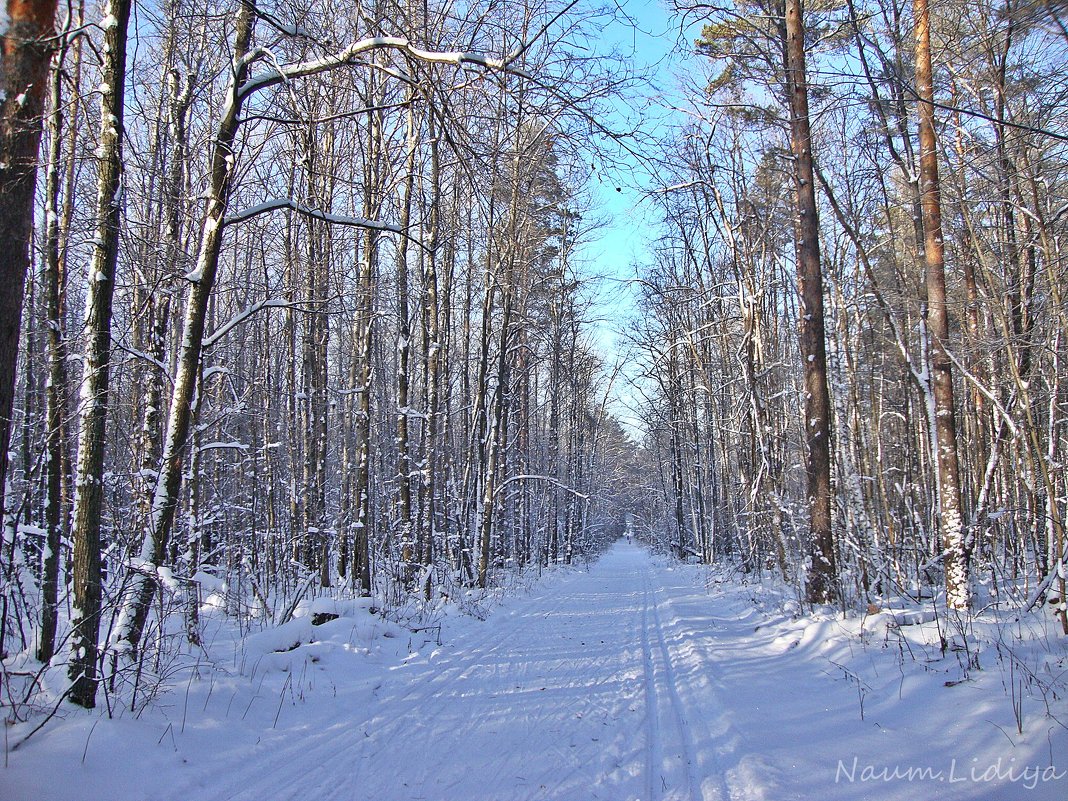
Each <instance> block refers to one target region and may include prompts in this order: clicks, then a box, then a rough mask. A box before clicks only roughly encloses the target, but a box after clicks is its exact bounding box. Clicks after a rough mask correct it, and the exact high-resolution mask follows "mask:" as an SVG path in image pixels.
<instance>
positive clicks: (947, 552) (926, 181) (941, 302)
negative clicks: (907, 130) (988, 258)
mask: <svg viewBox="0 0 1068 801" xmlns="http://www.w3.org/2000/svg"><path fill="white" fill-rule="evenodd" d="M913 13H914V15H915V25H916V30H915V35H916V93H917V95H918V97H919V103H918V106H919V120H920V126H919V131H920V187H921V203H922V210H923V232H924V261H925V264H926V275H927V279H926V283H927V332H928V336H929V338H930V343H929V349H930V360H931V394H932V401H933V405H934V429H935V431H934V434H935V444H934V452H935V455H936V459H937V464H936V475H937V479H938V501H939V510H938V512H939V514H938V519H939V528H940V532H941V541H942V551H943V560H944V562H943V563H944V567H945V574H946V604H947V605H948V606H949V607H950V608H951V609H957V610H964V609H967V608H968V605H969V588H968V563H967V555H966V554H965V552H964V525H963V520H962V516H961V501H960V477H959V469H958V462H957V423H956V413H955V410H954V403H953V372H952V362H951V360H950V357H949V355H948V354H947V352H946V350H947V348H948V347H949V310H948V308H947V304H946V274H945V250H944V246H943V242H942V209H941V187H940V186H939V178H938V141H937V139H936V137H935V129H934V84H933V79H932V68H931V21H930V13H929V9H928V6H927V0H914V1H913Z"/></svg>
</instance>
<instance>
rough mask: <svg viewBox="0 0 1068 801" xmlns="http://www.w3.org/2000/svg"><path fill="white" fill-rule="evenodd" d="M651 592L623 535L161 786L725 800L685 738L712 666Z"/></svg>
mask: <svg viewBox="0 0 1068 801" xmlns="http://www.w3.org/2000/svg"><path fill="white" fill-rule="evenodd" d="M662 594H663V590H662V588H661V587H659V586H658V584H657V576H655V575H654V572H653V564H652V562H651V561H650V557H649V555H648V554H647V553H646V552H645V551H644V550H642V549H640V548H638V547H637V546H624V545H619V546H617V547H616V548H615V549H614V550H613V551H612V552H611V553H609V554H608V555H607V556H606V557H604V558H603V559H602V560H601V561H600V562H599V563H598V564H597V565H595V566H594V567H593V568H592V570H591V571H590V573H588V574H576V575H574V576H571V577H569V578H567V579H566V580H564V581H562V582H560V583H559V584H557V585H555V586H553V587H552V588H550V589H549V590H548V591H546V592H542V593H541V594H540V595H536V596H534V597H532V598H529V599H526V600H525V601H523V602H521V603H520V604H518V605H517V606H516V607H514V608H513V609H512V611H511V614H507V615H500V614H498V615H496V616H493V617H491V618H490V620H488V621H487V622H486V623H485V624H484V625H483V626H481V627H479V630H477V631H474V632H472V633H470V634H468V636H461V637H459V638H457V639H456V640H455V641H454V642H452V643H451V644H450V645H449V646H448V647H447V648H446V649H441V650H440V651H439V653H437V654H435V655H434V656H432V657H431V658H430V659H429V660H426V659H416V660H414V661H412V662H409V663H407V664H404V665H401V666H399V667H398V668H396V669H395V670H393V671H391V674H390V675H388V676H387V677H386V679H385V680H384V681H383V682H382V683H381V684H380V685H378V686H377V687H375V688H374V691H373V694H372V696H371V698H372V701H371V703H370V704H366V698H367V695H366V692H364V694H363V695H360V694H359V693H357V692H353V693H351V694H350V693H347V692H346V691H345V690H343V689H341V688H339V690H338V696H337V708H336V711H337V713H338V714H337V716H336V718H335V719H332V720H330V721H326V722H324V724H323V725H320V726H318V727H312V726H306V727H305V728H304V729H303V730H296V729H295V730H291V731H286V730H285V729H284V728H283V729H280V730H279V731H278V732H270V733H268V734H269V736H268V734H265V736H264V740H263V742H261V743H260V744H259V745H257V747H256V749H255V751H254V753H253V754H250V755H248V758H247V759H246V760H244V761H243V764H240V765H238V766H235V765H234V764H233V763H232V761H230V759H229V758H227V759H224V760H220V762H219V764H218V765H217V766H211V765H209V766H203V767H202V768H201V770H200V771H199V772H200V778H199V779H198V780H197V781H196V782H194V783H192V784H189V785H186V786H183V787H181V788H180V789H178V791H177V792H176V793H174V795H173V796H171V797H173V798H174V799H187V798H197V799H203V800H204V801H212V800H213V799H219V801H222V800H223V799H225V800H226V801H243V800H244V799H248V800H249V801H252V799H256V800H257V801H259V799H264V798H271V799H278V800H279V801H283V800H284V799H298V798H301V799H304V798H315V799H317V800H320V801H364V800H365V799H366V801H392V800H393V799H397V801H401V799H430V801H451V800H452V799H457V801H459V800H460V799H462V800H463V801H505V800H507V801H523V800H524V799H530V800H531V801H535V800H537V801H541V800H542V799H559V800H560V801H565V800H567V801H570V799H590V801H596V800H597V799H604V800H605V801H728V799H729V798H730V795H729V793H728V792H727V785H726V783H725V781H724V779H723V776H722V773H721V772H720V771H719V769H718V766H716V765H715V761H714V760H708V759H707V758H704V759H703V758H702V755H701V754H700V753H699V752H698V749H699V748H700V747H701V746H702V743H703V744H704V745H706V746H707V744H708V743H709V742H710V738H709V737H708V736H703V737H702V739H701V741H700V742H696V741H695V739H694V737H695V734H694V733H695V732H697V731H701V730H702V727H701V725H700V724H701V723H702V721H701V720H700V715H701V714H703V713H701V712H697V711H696V710H695V712H697V715H696V717H695V716H694V715H687V705H688V704H691V703H698V704H700V707H699V708H701V709H707V708H708V703H707V702H708V701H709V698H707V697H697V696H696V695H695V693H694V691H693V690H692V689H689V688H686V687H683V686H681V685H683V684H685V682H686V681H688V680H690V679H691V678H693V677H695V676H698V675H699V674H700V673H702V672H703V671H705V670H707V669H708V665H707V664H700V663H699V660H698V663H697V664H694V662H695V660H696V659H697V655H696V653H695V652H693V651H691V652H689V653H688V654H683V653H681V652H680V651H679V649H678V647H677V645H676V643H677V639H678V638H677V636H676V635H675V634H674V633H673V632H672V631H671V624H669V625H668V626H667V627H666V626H665V622H664V620H665V615H663V614H662V607H663V608H664V609H665V610H667V609H668V608H669V606H670V601H668V600H665V599H663V598H662ZM499 618H503V619H499ZM679 664H682V665H685V668H684V669H683V670H682V671H681V672H680V669H679V668H678V667H677V665H679ZM365 689H366V688H365ZM706 695H707V694H706ZM350 698H351V705H350ZM361 698H362V699H363V700H364V704H365V705H359V700H360V699H361ZM708 765H712V766H713V770H712V772H711V774H708V773H699V767H707V766H708Z"/></svg>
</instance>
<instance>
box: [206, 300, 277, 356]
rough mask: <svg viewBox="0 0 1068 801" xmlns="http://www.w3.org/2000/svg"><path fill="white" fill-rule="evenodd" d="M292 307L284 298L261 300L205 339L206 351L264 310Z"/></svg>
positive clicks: (240, 312)
mask: <svg viewBox="0 0 1068 801" xmlns="http://www.w3.org/2000/svg"><path fill="white" fill-rule="evenodd" d="M288 305H290V304H289V301H287V300H285V299H283V298H267V300H261V301H259V302H257V303H253V304H252V305H251V306H249V307H248V308H246V309H242V310H241V311H239V312H238V313H237V314H235V315H234V316H233V317H231V318H230V319H229V320H227V321H226V322H225V323H223V324H222V325H221V326H219V327H218V328H216V329H215V330H214V331H212V332H211V334H210V335H209V336H206V337H204V350H208V349H209V348H211V347H212V346H213V345H215V344H216V343H217V342H218V341H219V340H220V339H222V338H223V337H225V336H226V335H227V334H229V333H230V332H231V331H233V330H234V329H235V328H236V327H237V326H239V325H241V323H243V322H245V320H247V319H248V318H249V317H251V316H252V315H254V314H256V313H257V312H259V311H261V310H262V309H279V308H284V307H286V306H288Z"/></svg>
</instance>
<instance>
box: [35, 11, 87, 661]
mask: <svg viewBox="0 0 1068 801" xmlns="http://www.w3.org/2000/svg"><path fill="white" fill-rule="evenodd" d="M69 27H70V24H68V28H69ZM78 46H79V45H75V47H78ZM67 52H68V51H67V50H63V51H61V52H60V54H59V56H58V58H57V60H56V63H55V64H54V65H53V66H52V71H51V74H50V76H49V95H50V98H51V99H50V105H51V113H50V114H49V117H48V120H47V127H48V158H47V161H46V168H45V239H44V261H45V266H44V273H45V275H44V291H45V313H46V315H47V320H48V384H47V388H46V392H45V425H46V432H47V433H46V435H45V526H46V529H47V535H46V540H45V556H44V570H43V573H42V577H41V633H40V636H39V637H38V640H37V659H38V660H39V661H40V662H48V661H49V660H50V659H51V658H52V656H53V655H54V654H55V645H56V624H57V612H58V610H57V606H56V602H57V599H58V591H59V559H60V550H61V548H62V543H63V533H64V530H65V529H66V517H65V516H64V514H63V511H64V510H63V506H64V503H63V462H64V450H65V448H64V443H65V439H66V433H67V432H66V425H65V418H66V411H67V409H66V406H67V389H68V386H67V383H68V376H67V342H66V326H65V313H66V309H65V306H66V275H65V269H64V264H63V261H62V259H61V253H62V248H61V246H60V239H61V238H63V237H65V236H66V228H65V226H63V225H61V221H60V203H61V198H60V196H61V178H60V170H61V161H62V151H63V138H64V136H63V135H64V131H63V123H64V117H63V71H64V67H65V64H66V56H67ZM67 190H68V191H70V187H69V186H68V187H67Z"/></svg>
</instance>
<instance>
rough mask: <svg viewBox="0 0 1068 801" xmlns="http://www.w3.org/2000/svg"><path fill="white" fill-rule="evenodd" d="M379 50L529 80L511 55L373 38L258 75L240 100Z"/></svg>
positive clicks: (246, 84)
mask: <svg viewBox="0 0 1068 801" xmlns="http://www.w3.org/2000/svg"><path fill="white" fill-rule="evenodd" d="M376 50H396V51H399V52H401V53H403V54H405V55H407V56H408V57H409V58H413V59H415V60H417V61H423V62H427V63H430V64H453V65H455V66H457V67H462V66H466V65H470V66H474V67H482V68H484V69H488V70H499V71H502V72H510V73H515V74H517V75H522V76H525V77H529V76H528V75H527V73H526V72H524V71H523V70H521V69H518V68H515V67H512V66H511V64H512V63H513V62H514V61H515V60H516V58H518V55H519V54H518V53H516V54H512V55H509V56H507V57H506V58H492V57H491V56H488V55H486V54H485V53H477V52H469V51H462V50H452V51H449V50H424V49H423V48H420V47H416V46H415V45H413V44H412V43H411V41H410V40H408V39H405V38H404V37H401V36H374V37H371V38H368V39H361V40H360V41H358V42H353V43H352V44H350V45H349V46H348V47H346V48H344V49H343V50H339V51H337V52H335V53H331V54H330V55H327V56H323V57H322V58H317V59H312V60H310V61H301V62H298V63H296V64H289V65H286V66H281V67H276V68H275V69H273V70H271V71H269V72H266V73H264V74H263V75H259V76H257V77H255V78H251V79H249V80H248V81H246V82H245V84H244V85H243V86H242V87H241V89H240V92H239V94H240V97H241V98H242V99H244V98H246V97H248V96H249V95H251V94H253V93H255V92H258V91H259V90H260V89H265V88H266V87H268V86H275V85H277V84H279V83H282V82H284V81H289V80H292V79H293V78H305V77H308V76H310V75H318V74H319V73H321V72H328V71H329V70H332V69H336V68H338V67H343V66H345V65H348V64H352V63H354V62H355V61H356V59H357V58H359V57H360V56H362V55H364V54H365V53H371V52H374V51H376Z"/></svg>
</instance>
